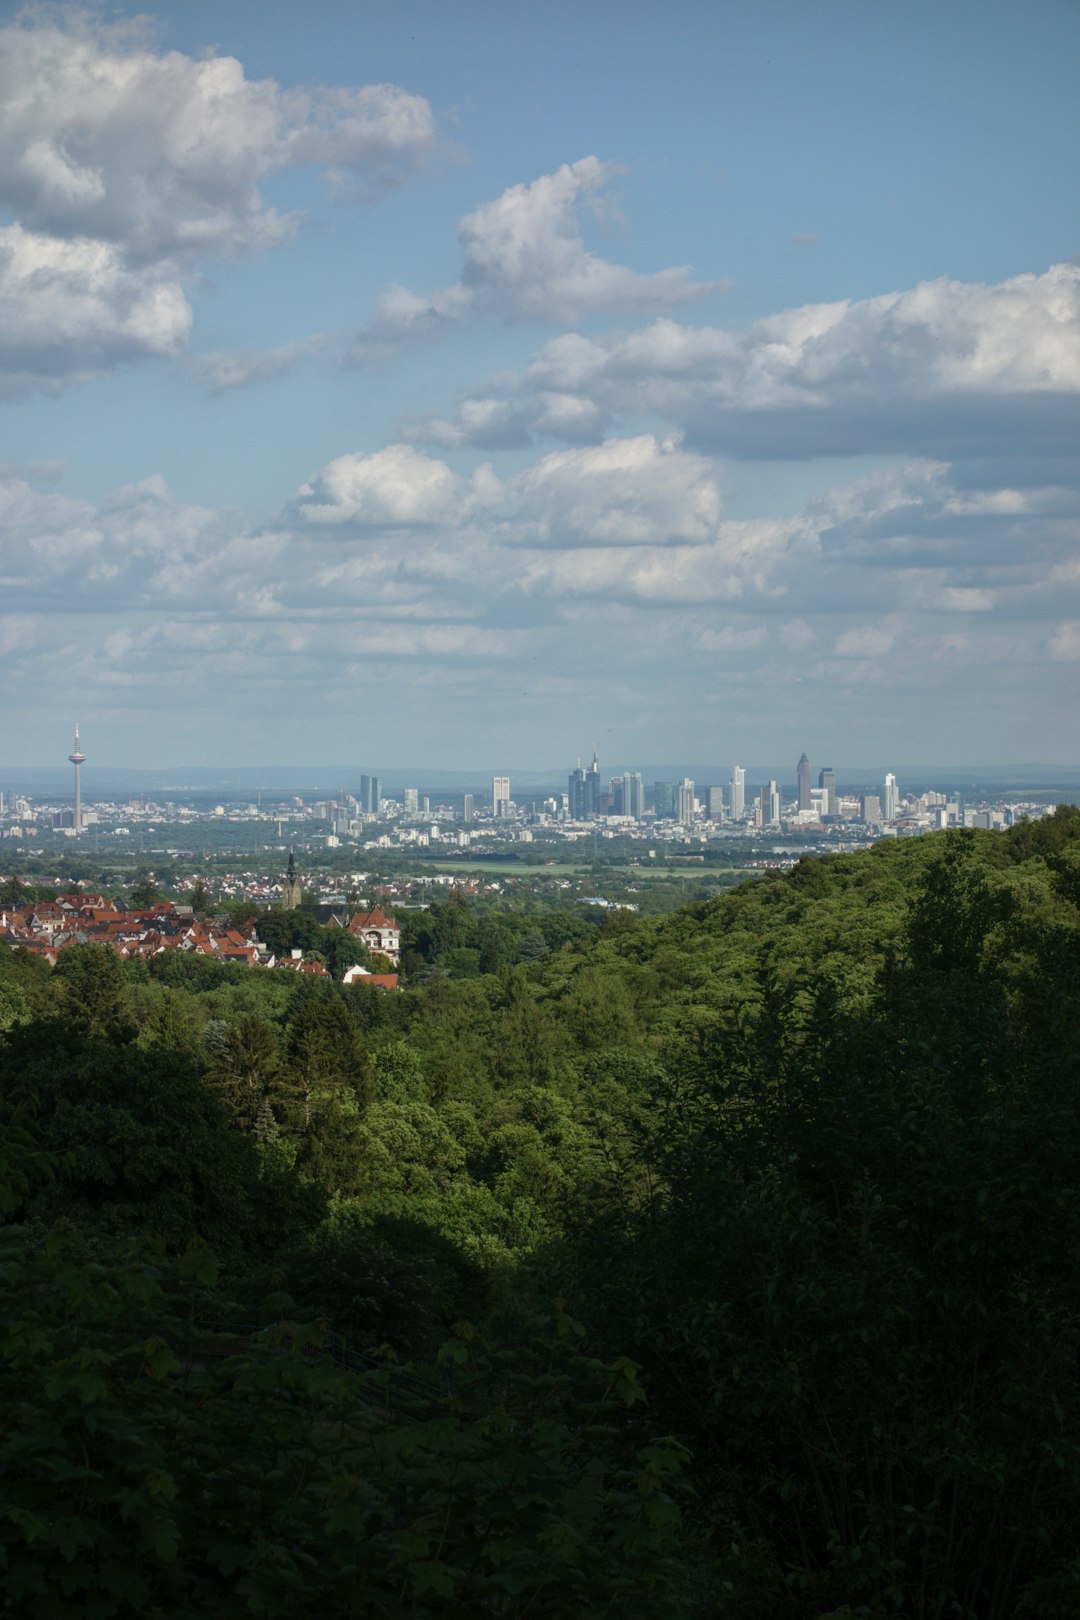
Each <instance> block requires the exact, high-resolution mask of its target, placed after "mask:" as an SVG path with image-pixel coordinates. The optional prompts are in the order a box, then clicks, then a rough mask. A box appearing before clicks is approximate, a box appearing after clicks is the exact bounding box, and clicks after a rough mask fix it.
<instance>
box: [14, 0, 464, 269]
mask: <svg viewBox="0 0 1080 1620" xmlns="http://www.w3.org/2000/svg"><path fill="white" fill-rule="evenodd" d="M433 144H434V122H433V119H432V115H431V110H430V108H429V107H428V105H427V103H426V102H425V101H423V100H422V98H420V97H418V96H413V95H409V94H408V93H407V92H405V91H404V90H400V89H398V88H397V87H396V86H394V85H386V84H382V85H366V86H362V87H346V88H341V89H328V88H318V89H315V90H310V91H309V90H283V89H282V88H281V87H280V86H279V85H278V84H276V83H275V82H274V81H273V80H272V79H263V80H250V79H247V78H246V77H245V75H244V69H243V66H242V64H241V63H240V62H238V61H237V60H236V59H235V58H234V57H230V56H224V57H221V56H209V57H205V58H203V59H201V60H195V59H194V58H192V57H189V56H184V55H183V54H182V53H181V52H179V51H167V52H160V51H157V50H154V49H153V48H152V47H151V46H150V45H149V43H148V42H147V39H146V36H145V33H143V32H142V31H139V30H136V29H133V28H132V27H131V26H130V25H128V26H124V25H121V26H120V27H118V28H114V27H109V26H108V25H106V24H103V23H102V22H101V21H100V20H98V19H96V18H94V17H92V16H88V15H86V14H82V15H79V14H68V19H67V24H66V26H63V27H61V26H58V25H57V24H54V23H49V22H44V23H43V22H39V21H35V20H34V16H33V14H32V13H31V14H30V19H29V21H23V22H15V23H11V24H9V25H8V26H7V27H5V28H2V29H0V202H2V203H3V204H4V205H6V206H7V207H8V208H11V209H12V210H14V211H15V212H16V214H17V215H18V216H19V217H20V219H22V220H23V221H24V222H25V223H27V224H29V225H30V226H31V227H32V228H33V229H36V230H41V231H45V232H48V233H50V234H53V235H57V236H68V235H75V236H90V237H94V238H96V239H98V240H100V241H106V242H114V243H116V244H118V245H119V246H121V247H122V248H123V249H124V251H125V252H126V253H127V254H128V255H129V256H130V257H131V258H132V260H133V261H135V260H154V259H161V258H169V259H174V260H175V259H181V258H184V257H187V256H189V255H193V254H194V255H197V256H199V257H203V256H205V255H207V254H213V255H219V254H223V253H231V252H237V251H243V250H246V249H248V248H250V247H257V246H262V245H265V244H266V243H268V242H272V241H274V240H275V239H276V238H277V237H279V236H280V234H281V232H282V230H283V229H286V228H287V227H286V226H285V224H284V222H283V221H281V220H280V219H279V218H278V217H277V216H276V215H275V214H274V213H273V211H272V210H271V209H268V208H267V207H266V206H265V204H264V203H263V201H262V199H261V197H260V194H259V185H260V183H261V182H262V181H263V180H265V179H266V178H267V177H268V176H269V175H271V174H273V173H274V172H275V171H278V170H281V169H286V168H292V167H297V166H300V165H319V166H324V167H325V166H330V167H332V168H333V169H335V170H337V171H340V172H344V173H347V174H350V175H355V176H356V177H357V178H358V179H360V180H363V179H364V178H365V177H373V178H378V179H380V180H388V179H390V178H392V177H393V176H394V175H395V174H398V173H401V172H406V171H408V170H409V169H411V168H412V167H414V166H415V164H416V163H417V162H418V161H419V160H420V159H422V158H423V157H424V156H425V155H426V154H427V153H428V152H430V150H431V148H432V146H433Z"/></svg>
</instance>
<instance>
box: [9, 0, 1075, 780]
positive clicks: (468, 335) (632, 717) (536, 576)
mask: <svg viewBox="0 0 1080 1620" xmlns="http://www.w3.org/2000/svg"><path fill="white" fill-rule="evenodd" d="M1078 70H1080V6H1078V5H1077V4H1075V3H1072V0H1036V3H1034V4H1028V5H1026V6H1024V7H1019V6H1017V5H1015V4H1001V3H994V0H990V3H985V0H984V3H979V4H974V3H972V4H955V5H951V6H949V7H942V6H940V5H937V4H909V5H906V6H904V7H896V6H885V5H882V4H866V3H865V0H863V3H859V4H855V3H852V4H848V3H847V0H833V3H831V4H825V5H821V6H807V5H805V4H804V3H790V4H787V3H775V4H770V3H768V0H758V3H753V4H751V3H745V4H724V3H717V4H712V5H704V4H701V3H694V4H690V3H686V0H674V3H673V4H669V5H667V6H665V7H664V8H662V9H661V8H659V7H658V6H656V5H655V4H650V5H644V4H634V3H626V0H622V3H618V4H615V3H608V0H599V3H595V4H591V5H588V6H581V5H580V4H579V5H569V4H560V3H556V4H546V5H533V4H528V5H525V4H522V5H509V6H508V5H506V4H488V3H469V0H457V3H455V4H454V5H452V6H450V5H446V4H445V3H442V0H422V3H418V4H413V5H410V6H407V7H406V6H399V7H385V8H375V7H362V8H361V7H356V6H355V5H351V4H350V5H347V4H336V3H335V4H318V3H316V4H313V5H311V6H308V7H306V8H298V7H295V6H292V5H285V4H278V3H276V0H275V3H268V0H251V3H248V0H231V3H230V4H229V5H228V6H227V7H225V8H222V7H221V6H220V5H219V4H215V5H213V6H211V5H209V4H204V3H203V0H184V3H183V4H160V5H150V6H147V7H141V8H136V7H134V6H126V5H117V6H110V7H108V8H104V9H101V10H95V9H71V8H63V7H61V8H56V7H49V8H47V9H46V8H41V9H37V8H33V7H31V8H30V9H28V10H19V11H16V10H15V9H14V8H5V9H4V10H3V11H2V12H0V421H2V425H3V433H2V438H0V680H2V681H3V691H4V694H5V698H6V701H5V704H4V707H3V711H2V712H3V716H4V718H3V730H2V733H0V738H2V746H3V753H4V755H5V756H6V757H7V759H8V760H9V762H12V763H26V764H39V763H40V764H44V763H49V762H52V761H53V760H54V759H55V758H56V757H57V755H59V756H60V757H62V755H63V753H64V752H65V751H66V747H67V740H66V739H67V734H68V731H69V730H70V725H71V722H72V720H73V719H74V718H76V717H78V718H79V719H80V721H81V723H82V726H83V735H84V738H85V742H86V746H87V751H88V753H89V754H90V755H91V757H92V758H96V759H97V760H99V761H101V762H102V763H110V764H114V765H122V764H130V763H133V762H135V761H136V760H138V759H142V760H145V761H146V762H147V763H148V764H153V765H166V764H173V763H180V762H199V763H207V764H229V763H249V764H260V763H263V762H269V761H271V760H274V759H278V760H281V759H287V760H290V761H293V762H295V763H298V764H301V763H310V764H314V763H324V762H327V763H329V762H334V763H341V764H343V765H344V764H348V763H350V762H352V763H355V764H356V766H357V768H362V767H363V766H367V765H371V766H374V767H376V768H378V767H379V766H382V767H385V768H389V767H391V766H405V765H412V764H416V765H425V764H426V765H428V766H429V767H431V768H449V767H456V766H468V767H476V768H484V767H488V766H491V767H494V766H496V765H498V766H509V767H512V766H514V765H519V766H547V765H554V764H557V763H558V762H559V761H561V760H564V759H569V760H572V759H573V758H574V757H576V756H577V754H578V753H580V752H583V751H585V750H587V749H589V748H591V746H592V743H593V741H594V740H596V741H598V742H599V744H600V748H601V755H602V758H604V759H608V760H612V761H614V760H616V759H617V760H619V761H620V762H623V763H626V764H630V763H632V762H633V761H634V760H635V759H638V760H644V759H653V760H656V759H665V758H670V759H672V760H673V761H676V760H679V759H688V758H699V759H700V758H712V759H715V760H716V761H717V762H718V763H723V762H734V761H735V760H738V759H747V758H749V759H758V760H760V759H763V758H784V757H786V756H787V755H788V754H790V755H791V757H792V758H795V757H797V755H798V753H799V752H800V751H801V750H802V749H803V748H804V747H805V748H806V749H807V750H808V752H809V753H810V754H811V757H813V758H815V759H820V758H824V757H826V756H828V757H829V758H831V759H833V760H834V761H836V762H837V763H838V764H840V765H841V766H842V764H843V762H844V761H845V760H847V761H849V762H851V763H853V764H854V763H856V762H871V761H874V762H878V761H880V762H885V763H887V762H888V761H889V760H890V759H892V760H901V759H902V760H904V761H913V762H917V761H920V760H923V761H930V760H951V761H954V762H956V763H958V764H959V763H964V762H971V763H975V762H981V763H988V764H993V763H1004V762H1016V761H1023V760H1037V759H1038V760H1054V761H1059V762H1062V763H1070V764H1071V763H1077V754H1078V748H1077V741H1078V734H1077V727H1076V720H1075V709H1076V698H1077V683H1078V676H1080V543H1078V542H1080V492H1078V485H1080V479H1078V475H1077V467H1078V461H1077V455H1076V450H1077V444H1078V436H1080V217H1078V212H1077V180H1076V176H1077V174H1078V173H1080V114H1078V111H1077V103H1078V101H1080V98H1078V97H1077V96H1076V94H1075V85H1076V82H1077V77H1078Z"/></svg>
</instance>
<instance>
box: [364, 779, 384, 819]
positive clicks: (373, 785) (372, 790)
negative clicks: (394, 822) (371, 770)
mask: <svg viewBox="0 0 1080 1620" xmlns="http://www.w3.org/2000/svg"><path fill="white" fill-rule="evenodd" d="M359 798H360V809H361V811H362V813H363V814H364V815H365V816H377V815H378V813H379V802H380V798H381V790H380V785H379V778H378V777H377V776H362V777H361V778H360V794H359Z"/></svg>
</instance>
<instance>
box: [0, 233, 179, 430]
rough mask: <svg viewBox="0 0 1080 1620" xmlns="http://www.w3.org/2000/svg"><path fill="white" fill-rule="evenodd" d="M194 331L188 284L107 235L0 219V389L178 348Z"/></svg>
mask: <svg viewBox="0 0 1080 1620" xmlns="http://www.w3.org/2000/svg"><path fill="white" fill-rule="evenodd" d="M190 329H191V309H190V306H189V305H188V302H187V300H186V298H185V297H184V294H183V291H182V289H181V287H180V284H179V282H178V281H177V280H176V278H175V276H174V275H173V274H172V273H171V272H170V271H169V270H167V269H163V268H162V267H161V266H157V265H147V266H142V267H140V268H137V269H132V268H129V267H128V266H126V265H125V264H124V261H123V259H122V258H121V257H120V255H119V254H118V253H117V252H116V250H115V248H113V247H111V246H110V245H109V244H108V243H105V242H94V241H91V240H88V239H87V238H85V237H79V238H75V239H72V240H69V241H63V240H59V239H57V238H55V237H50V236H42V235H40V234H35V233H32V232H29V231H25V230H23V228H22V227H21V226H19V225H6V226H0V394H2V395H4V396H6V397H9V398H10V397H13V396H17V395H20V394H23V393H26V392H29V391H30V390H31V389H34V388H40V389H42V390H44V391H47V392H52V391H55V390H56V389H58V388H60V387H62V386H63V385H64V384H65V383H69V382H72V381H78V380H82V379H84V378H86V377H90V376H93V375H94V374H95V373H97V372H100V371H104V370H106V369H107V368H108V367H109V366H112V365H116V364H118V363H120V362H121V361H123V360H128V359H134V358H137V357H139V356H140V355H173V354H176V353H177V352H178V351H179V350H180V349H181V348H182V347H183V345H184V343H185V341H186V339H187V336H188V333H189V331H190Z"/></svg>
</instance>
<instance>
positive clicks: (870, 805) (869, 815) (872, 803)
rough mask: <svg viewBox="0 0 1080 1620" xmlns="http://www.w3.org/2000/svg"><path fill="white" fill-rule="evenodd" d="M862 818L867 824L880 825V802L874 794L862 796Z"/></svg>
mask: <svg viewBox="0 0 1080 1620" xmlns="http://www.w3.org/2000/svg"><path fill="white" fill-rule="evenodd" d="M862 818H863V820H864V821H865V822H869V823H871V824H872V825H874V826H878V825H880V822H881V800H880V799H879V798H878V796H877V794H876V793H866V794H864V795H863V802H862Z"/></svg>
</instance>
